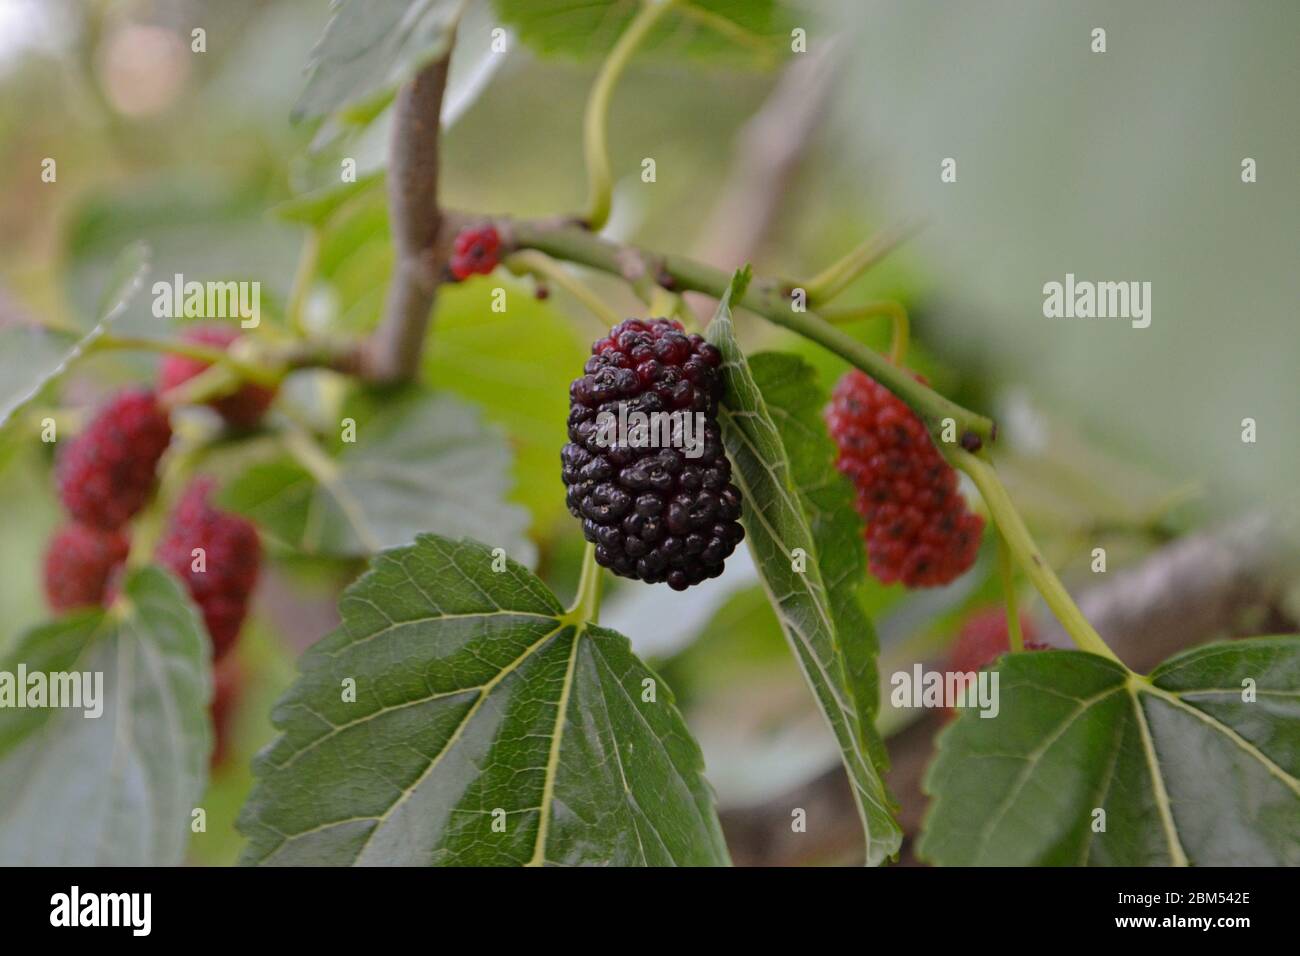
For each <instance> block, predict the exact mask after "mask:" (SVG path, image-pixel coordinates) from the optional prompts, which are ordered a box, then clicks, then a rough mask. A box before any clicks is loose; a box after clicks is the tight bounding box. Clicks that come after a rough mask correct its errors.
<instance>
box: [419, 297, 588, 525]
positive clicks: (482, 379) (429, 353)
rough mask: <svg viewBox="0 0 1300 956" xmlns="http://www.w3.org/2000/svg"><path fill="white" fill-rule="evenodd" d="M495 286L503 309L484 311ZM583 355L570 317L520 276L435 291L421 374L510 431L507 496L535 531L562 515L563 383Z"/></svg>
mask: <svg viewBox="0 0 1300 956" xmlns="http://www.w3.org/2000/svg"><path fill="white" fill-rule="evenodd" d="M497 287H502V288H504V289H505V290H506V303H507V304H506V310H505V311H504V312H494V311H493V310H492V290H493V289H494V288H497ZM589 354H590V352H589V349H588V348H587V347H586V346H585V345H584V344H583V342H582V339H581V338H580V337H579V335H578V332H577V331H576V329H575V326H574V321H573V319H572V318H570V317H569V316H566V315H564V314H562V313H561V312H559V311H558V310H557V309H556V308H555V306H554V305H552V304H550V303H549V302H539V301H538V300H537V299H536V298H534V296H533V295H532V293H531V291H530V290H529V289H528V287H527V286H526V285H525V284H524V283H522V282H518V281H515V280H507V279H503V278H498V277H497V276H489V277H486V278H482V279H474V280H471V281H468V282H462V283H459V284H457V285H447V286H443V287H442V289H441V291H440V292H439V295H438V303H437V306H436V307H435V312H434V320H433V331H432V333H431V337H430V339H429V343H428V347H427V349H426V351H425V355H424V374H425V376H426V378H427V380H428V381H430V382H432V383H434V384H435V385H437V386H438V387H439V388H446V389H448V390H450V391H452V392H455V393H456V394H457V395H460V396H461V397H462V398H464V399H466V400H467V401H470V402H473V403H475V404H476V405H477V406H478V407H480V408H481V409H482V410H483V415H484V417H485V418H486V419H487V420H488V421H490V422H494V423H496V424H498V425H500V426H501V427H503V428H504V429H505V430H506V431H507V433H508V434H509V435H510V443H511V446H512V447H513V449H514V452H515V469H516V471H515V473H516V475H517V480H516V483H515V488H514V494H513V495H512V498H513V499H514V500H516V501H519V502H521V503H523V504H524V505H526V506H527V507H528V509H529V511H530V512H531V513H532V516H533V527H534V528H536V529H538V530H543V529H549V528H550V527H551V525H552V524H553V523H554V522H555V520H556V519H557V518H559V517H560V516H561V515H567V514H568V512H567V511H566V510H565V507H564V483H563V482H562V481H561V480H560V449H561V448H562V447H563V446H564V443H565V442H566V441H568V440H569V439H568V420H569V383H570V382H571V381H573V379H575V378H577V377H578V376H580V375H581V374H582V367H583V363H584V362H586V360H587V356H588V355H589ZM573 527H574V529H576V528H577V522H576V521H574V522H573ZM475 537H478V538H482V537H483V536H482V535H481V534H479V535H475Z"/></svg>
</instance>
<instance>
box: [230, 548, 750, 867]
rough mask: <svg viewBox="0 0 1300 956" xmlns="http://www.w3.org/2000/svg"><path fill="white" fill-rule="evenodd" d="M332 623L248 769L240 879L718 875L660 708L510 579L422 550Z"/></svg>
mask: <svg viewBox="0 0 1300 956" xmlns="http://www.w3.org/2000/svg"><path fill="white" fill-rule="evenodd" d="M339 608H340V612H341V614H342V618H343V624H342V626H341V627H340V629H339V630H337V631H336V632H334V633H333V634H332V635H330V636H329V637H327V638H326V639H325V640H323V641H321V643H319V644H318V645H316V646H315V647H313V648H312V649H311V650H309V651H308V652H307V653H306V655H304V657H303V660H302V663H301V668H302V676H301V677H300V678H299V680H298V682H297V683H296V684H295V685H294V686H293V687H292V688H291V689H290V690H289V692H288V694H286V696H285V697H284V699H283V700H281V702H280V703H279V705H278V706H277V707H276V710H275V713H274V715H273V719H274V721H275V723H276V726H277V727H279V728H280V730H281V731H283V735H282V736H281V737H280V738H279V739H277V740H276V741H275V743H274V744H272V745H271V746H270V747H269V748H268V749H267V750H266V751H265V752H263V754H261V755H260V756H259V757H258V759H257V761H256V763H255V766H254V770H255V773H256V774H257V776H258V782H257V785H256V787H255V789H254V791H253V793H252V795H251V797H250V798H249V801H248V804H247V805H246V806H245V808H244V811H243V813H242V815H241V818H240V829H241V830H242V831H243V832H244V833H245V834H246V835H247V836H248V837H249V841H250V842H249V845H248V848H247V850H246V852H245V855H244V861H245V862H248V863H259V864H261V863H265V864H387V865H394V864H396V865H400V864H407V865H487V864H533V865H537V864H614V865H639V864H648V865H674V864H697V865H698V864H725V863H726V862H727V853H726V848H725V845H724V844H723V841H722V833H721V829H720V827H719V825H718V821H717V817H716V814H715V811H714V807H713V796H712V793H711V791H710V790H709V788H708V785H707V784H706V783H705V782H704V780H703V777H702V776H701V770H702V764H703V761H702V758H701V756H700V751H699V747H698V745H697V744H696V743H695V741H694V740H693V739H692V738H691V736H690V733H689V732H688V731H687V729H686V726H685V724H684V723H683V721H682V718H681V715H680V714H679V713H678V712H677V708H676V706H675V705H674V703H673V699H672V694H671V692H670V691H669V690H668V688H667V687H665V686H663V685H662V683H660V682H659V680H658V678H657V677H656V676H655V675H654V674H653V673H652V672H651V671H650V670H649V669H648V668H647V667H646V666H645V665H644V664H642V663H641V662H640V661H639V660H637V658H636V657H635V656H634V655H633V654H632V652H631V650H630V648H629V646H628V641H627V639H626V638H625V637H623V636H622V635H620V634H618V633H616V632H614V631H610V630H607V629H605V628H601V627H597V626H594V625H591V624H588V623H586V622H584V621H582V620H580V619H579V618H578V617H577V616H576V615H574V614H569V613H566V612H565V611H564V609H563V608H562V607H561V606H560V604H559V602H558V601H557V600H556V599H555V596H554V595H553V594H551V592H550V591H549V590H547V588H546V586H545V585H544V584H542V582H541V581H540V580H538V579H537V578H536V577H534V576H533V575H532V574H530V573H529V572H528V571H527V570H526V569H525V568H523V567H522V566H520V565H518V564H516V563H514V562H511V561H498V560H496V559H495V558H494V557H493V554H492V552H491V551H490V550H489V549H488V548H487V547H485V546H484V545H481V544H478V543H477V542H473V541H459V542H454V541H450V540H447V539H446V538H441V537H437V536H434V535H421V536H420V537H419V538H418V539H417V540H416V542H415V544H414V545H413V546H411V547H407V548H400V549H398V550H395V551H389V552H386V553H384V554H381V555H379V556H378V557H377V558H375V559H374V561H373V562H372V564H371V569H370V571H369V572H368V573H367V574H366V575H364V576H363V577H362V578H361V579H360V580H358V581H357V583H356V584H354V585H353V586H352V587H351V588H349V589H348V591H347V592H346V593H345V594H344V596H343V599H342V601H341V602H340V605H339Z"/></svg>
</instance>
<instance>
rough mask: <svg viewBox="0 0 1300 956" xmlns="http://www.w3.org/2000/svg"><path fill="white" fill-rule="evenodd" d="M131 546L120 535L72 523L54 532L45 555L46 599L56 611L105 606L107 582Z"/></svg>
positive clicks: (122, 535) (118, 532) (120, 533)
mask: <svg viewBox="0 0 1300 956" xmlns="http://www.w3.org/2000/svg"><path fill="white" fill-rule="evenodd" d="M129 550H130V542H129V541H128V540H127V537H126V535H125V534H123V533H122V532H120V531H103V530H101V529H99V528H91V527H89V526H87V525H84V524H77V523H76V522H71V523H69V524H66V525H64V526H63V527H62V528H60V529H59V530H58V531H56V532H55V533H54V535H53V537H51V538H50V544H49V547H48V548H47V549H46V552H45V599H46V600H47V601H48V602H49V605H50V607H51V608H52V609H53V610H55V611H69V610H72V609H73V608H79V607H94V606H96V605H99V604H103V603H107V602H106V601H105V598H106V596H107V594H108V582H109V579H110V577H112V575H113V572H114V571H115V570H116V569H117V568H119V567H120V566H121V565H122V563H123V562H124V561H125V560H126V556H127V552H128V551H129Z"/></svg>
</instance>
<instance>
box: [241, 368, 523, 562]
mask: <svg viewBox="0 0 1300 956" xmlns="http://www.w3.org/2000/svg"><path fill="white" fill-rule="evenodd" d="M340 414H341V416H342V419H341V421H343V422H346V420H347V419H351V420H352V421H353V422H355V442H349V441H344V440H341V437H340V436H342V434H343V426H342V425H341V426H340V431H339V435H336V436H334V438H333V439H332V440H331V442H330V446H329V448H328V449H326V448H322V447H321V446H320V445H318V444H317V443H316V441H315V440H314V438H312V436H310V435H309V434H307V433H306V432H291V433H289V434H288V435H287V436H286V438H285V443H286V445H287V448H288V453H287V454H285V455H283V456H282V457H280V458H278V459H276V460H275V461H271V462H263V463H260V464H256V465H253V466H252V467H250V468H249V469H247V470H246V471H245V472H244V473H243V474H241V475H240V476H239V477H238V478H236V479H235V480H234V481H233V482H232V483H231V484H230V485H229V486H228V487H227V488H226V489H225V492H224V494H223V499H224V502H225V504H226V506H227V507H230V508H233V509H234V510H236V511H239V512H242V513H243V514H246V515H248V516H249V517H250V518H252V519H253V520H254V521H256V522H257V523H258V524H259V526H261V527H262V528H263V529H264V530H265V531H266V532H267V533H269V534H270V535H272V536H273V537H275V538H278V539H280V541H282V542H283V543H285V544H287V545H289V546H291V547H294V548H296V549H298V550H301V551H303V552H306V553H307V554H320V555H333V556H364V555H369V554H374V553H376V552H378V551H381V550H383V549H385V548H392V547H396V546H398V545H402V544H408V543H409V542H410V541H412V540H413V539H414V537H415V535H416V534H417V533H419V532H421V531H428V530H432V531H437V532H440V533H443V534H449V535H455V536H461V535H469V534H473V535H475V536H477V537H479V538H481V539H482V540H483V541H485V542H487V543H488V544H489V546H491V547H494V548H495V547H500V548H504V549H505V551H506V554H508V555H509V556H510V557H512V558H513V559H515V560H517V561H520V562H521V563H523V564H531V563H532V562H533V561H534V560H535V559H536V549H535V547H534V546H533V544H532V542H531V541H529V540H528V538H527V537H526V536H525V531H526V529H527V527H528V514H527V512H525V511H524V510H523V509H522V508H519V507H516V506H513V505H508V504H506V503H505V497H506V493H507V492H508V490H509V488H510V484H511V478H510V466H511V455H510V450H509V448H508V447H507V446H506V443H505V441H504V440H503V438H502V436H501V435H499V434H498V433H496V432H495V430H493V429H491V428H488V427H485V426H484V425H483V423H482V419H481V415H480V413H479V411H478V410H477V409H476V408H474V407H473V406H471V405H467V404H465V403H464V402H462V401H460V400H458V399H455V398H452V397H450V396H448V395H438V394H433V393H429V392H425V391H421V390H418V389H411V390H408V391H407V392H405V393H402V394H400V395H396V396H394V395H384V396H383V397H378V396H374V395H370V394H367V393H363V392H358V393H357V394H355V395H353V396H352V397H351V398H350V399H349V400H348V401H347V402H345V403H344V405H343V407H342V409H341V412H340Z"/></svg>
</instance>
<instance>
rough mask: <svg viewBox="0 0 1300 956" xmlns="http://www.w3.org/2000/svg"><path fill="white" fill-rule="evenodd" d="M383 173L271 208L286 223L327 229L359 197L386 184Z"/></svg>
mask: <svg viewBox="0 0 1300 956" xmlns="http://www.w3.org/2000/svg"><path fill="white" fill-rule="evenodd" d="M385 179H386V175H385V173H384V171H383V170H375V171H373V172H370V173H366V174H365V175H363V176H358V177H357V179H356V180H355V181H354V182H350V183H345V182H339V183H335V184H334V185H332V186H326V187H323V188H321V189H317V190H313V191H312V192H307V193H302V194H301V195H298V196H294V197H293V198H292V199H286V200H284V201H283V202H281V203H277V204H276V205H275V206H272V207H271V215H273V216H275V217H276V218H277V219H283V220H284V221H285V222H296V223H298V224H299V225H303V226H314V227H324V226H327V225H329V224H330V222H331V221H332V220H333V219H334V217H335V216H336V215H337V214H338V213H339V211H340V210H341V209H342V208H343V207H344V206H346V205H347V204H348V203H350V202H352V201H353V200H355V199H357V198H358V197H360V196H363V195H366V194H368V193H369V192H370V191H371V190H372V189H376V188H379V187H381V186H382V185H383V183H384V182H385Z"/></svg>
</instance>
